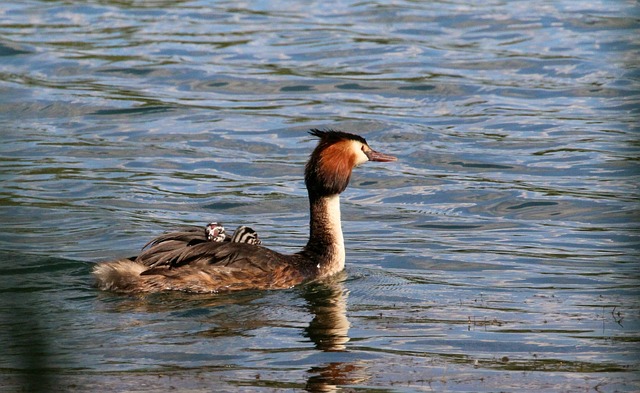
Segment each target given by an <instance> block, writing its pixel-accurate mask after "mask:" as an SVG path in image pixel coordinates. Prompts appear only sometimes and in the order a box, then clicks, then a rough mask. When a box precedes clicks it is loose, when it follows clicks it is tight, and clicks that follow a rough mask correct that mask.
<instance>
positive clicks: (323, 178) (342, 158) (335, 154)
mask: <svg viewBox="0 0 640 393" xmlns="http://www.w3.org/2000/svg"><path fill="white" fill-rule="evenodd" d="M309 133H310V134H311V135H313V136H317V137H318V138H320V141H319V143H318V146H317V147H316V148H315V149H314V150H313V153H311V157H310V158H309V162H307V166H306V168H305V175H304V181H305V184H306V185H307V189H308V190H309V195H310V196H329V195H335V194H340V193H341V192H342V191H344V190H345V188H347V185H348V184H349V179H350V178H351V171H352V170H353V168H355V167H356V166H358V165H360V164H363V163H365V162H367V161H380V162H389V161H396V160H397V158H396V157H393V156H390V155H388V154H384V153H380V152H377V151H374V150H372V149H371V148H370V147H369V144H367V141H366V140H365V139H364V138H363V137H361V136H359V135H355V134H350V133H347V132H342V131H333V130H327V131H322V130H317V129H313V130H311V131H310V132H309Z"/></svg>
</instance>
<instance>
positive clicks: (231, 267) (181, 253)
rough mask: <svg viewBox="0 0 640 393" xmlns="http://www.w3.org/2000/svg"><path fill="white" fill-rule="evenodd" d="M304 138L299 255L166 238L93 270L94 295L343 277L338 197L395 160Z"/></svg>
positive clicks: (342, 137) (192, 234)
mask: <svg viewBox="0 0 640 393" xmlns="http://www.w3.org/2000/svg"><path fill="white" fill-rule="evenodd" d="M309 133H310V134H311V135H313V136H316V137H318V138H320V141H319V143H318V146H317V147H316V148H315V149H314V150H313V152H312V153H311V156H310V158H309V161H308V162H307V165H306V166H305V174H304V180H305V184H306V186H307V191H308V194H309V205H310V216H311V217H310V224H309V226H310V231H309V232H310V233H309V241H308V242H307V245H306V246H304V247H303V248H302V250H301V251H299V252H297V253H295V254H290V255H287V254H281V253H279V252H276V251H272V250H270V249H268V248H265V247H262V246H259V245H256V244H250V243H238V242H224V241H223V242H212V241H198V240H195V241H194V239H200V238H205V239H206V237H205V234H203V232H202V229H200V230H199V231H198V233H196V231H193V230H192V231H181V232H175V233H169V234H164V235H160V236H159V237H157V238H155V239H153V240H152V241H151V242H149V243H147V245H146V246H145V247H147V246H149V248H147V249H145V250H144V251H143V252H142V253H141V254H140V255H138V256H137V257H133V258H128V259H120V260H116V261H110V262H100V263H98V264H97V265H96V266H95V267H94V269H93V274H94V275H95V277H96V285H97V287H98V288H100V289H103V290H111V291H117V292H129V293H131V292H160V291H170V290H173V291H185V292H200V293H205V292H228V291H237V290H245V289H283V288H290V287H292V286H294V285H297V284H300V283H302V282H304V281H308V280H313V279H318V278H322V277H326V276H329V275H332V274H335V273H337V272H339V271H341V270H343V269H344V262H345V249H344V239H343V237H342V227H341V223H340V193H341V192H342V191H344V190H345V189H346V188H347V185H348V184H349V179H350V178H351V171H352V169H353V168H355V167H356V166H358V165H360V164H363V163H365V162H366V161H381V162H389V161H396V158H395V157H393V156H390V155H387V154H383V153H379V152H376V151H374V150H372V149H371V148H370V147H369V145H368V144H367V141H366V140H365V139H364V138H362V137H361V136H358V135H355V134H349V133H346V132H342V131H333V130H327V131H321V130H316V129H314V130H311V131H310V132H309ZM254 232H255V231H254Z"/></svg>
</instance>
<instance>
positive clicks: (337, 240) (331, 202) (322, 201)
mask: <svg viewBox="0 0 640 393" xmlns="http://www.w3.org/2000/svg"><path fill="white" fill-rule="evenodd" d="M310 204H311V205H310V213H311V218H310V234H309V242H308V243H307V246H306V247H305V251H306V252H307V253H309V254H310V255H311V256H312V257H313V259H314V262H317V269H318V273H319V274H318V275H319V276H327V275H331V274H334V273H337V272H339V271H341V270H343V269H344V262H345V249H344V238H343V236H342V223H341V222H340V195H339V194H335V195H330V196H325V197H318V198H311V200H310Z"/></svg>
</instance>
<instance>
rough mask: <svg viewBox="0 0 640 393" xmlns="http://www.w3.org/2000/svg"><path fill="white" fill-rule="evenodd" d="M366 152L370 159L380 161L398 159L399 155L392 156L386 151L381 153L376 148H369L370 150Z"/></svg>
mask: <svg viewBox="0 0 640 393" xmlns="http://www.w3.org/2000/svg"><path fill="white" fill-rule="evenodd" d="M364 154H366V155H367V157H368V158H369V161H379V162H391V161H398V158H397V157H394V156H390V155H388V154H384V153H380V152H377V151H375V150H369V151H368V152H365V153H364Z"/></svg>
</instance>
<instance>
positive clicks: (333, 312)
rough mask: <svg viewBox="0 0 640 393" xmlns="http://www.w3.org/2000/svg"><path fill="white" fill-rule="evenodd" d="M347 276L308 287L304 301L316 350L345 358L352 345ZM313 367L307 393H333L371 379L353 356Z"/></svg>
mask: <svg viewBox="0 0 640 393" xmlns="http://www.w3.org/2000/svg"><path fill="white" fill-rule="evenodd" d="M345 277H346V273H344V272H342V273H340V274H338V275H337V276H335V277H331V278H330V279H327V280H323V281H322V282H316V283H312V284H308V285H306V286H305V288H304V289H303V290H304V294H303V296H304V298H305V300H306V301H307V303H308V306H309V311H310V313H311V314H312V315H313V319H312V320H311V322H310V323H309V326H308V327H306V328H305V329H304V336H305V337H308V338H309V339H310V340H311V341H312V342H313V343H314V345H315V347H316V348H317V349H319V350H321V351H324V352H343V353H345V355H346V352H348V351H347V346H346V344H347V342H349V327H350V323H349V320H348V319H347V296H348V293H347V291H346V290H345V288H344V285H343V280H344V279H345ZM340 359H344V360H348V361H332V362H328V363H325V364H321V365H318V366H315V367H311V368H310V369H309V370H308V373H309V374H310V377H309V378H308V380H307V385H306V390H307V391H311V392H334V391H337V390H338V386H341V385H352V384H355V383H360V382H362V381H365V380H367V379H368V376H367V375H366V373H365V369H364V367H363V366H362V365H358V364H356V363H355V362H353V361H351V359H352V357H351V356H348V355H346V356H339V354H336V360H340Z"/></svg>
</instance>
